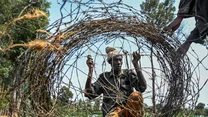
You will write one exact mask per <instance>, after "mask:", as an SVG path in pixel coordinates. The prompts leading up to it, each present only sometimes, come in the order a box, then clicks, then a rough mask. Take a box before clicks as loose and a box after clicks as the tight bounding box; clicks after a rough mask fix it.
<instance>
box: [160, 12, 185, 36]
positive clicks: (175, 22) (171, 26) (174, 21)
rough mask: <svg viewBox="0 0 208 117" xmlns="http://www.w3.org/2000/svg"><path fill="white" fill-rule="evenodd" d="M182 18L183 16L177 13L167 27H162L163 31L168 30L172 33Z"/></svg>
mask: <svg viewBox="0 0 208 117" xmlns="http://www.w3.org/2000/svg"><path fill="white" fill-rule="evenodd" d="M183 18H184V17H183V16H182V15H178V16H177V17H176V18H175V19H174V20H173V21H172V22H171V23H170V24H169V25H168V26H167V27H165V28H164V31H168V32H172V33H173V32H174V31H175V30H177V29H178V27H179V26H180V24H181V22H182V20H183Z"/></svg>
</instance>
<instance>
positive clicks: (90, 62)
mask: <svg viewBox="0 0 208 117" xmlns="http://www.w3.org/2000/svg"><path fill="white" fill-rule="evenodd" d="M87 66H88V68H89V71H88V77H87V81H86V84H85V92H84V94H85V97H89V95H88V94H90V93H92V91H91V90H92V87H91V84H92V73H93V67H94V62H93V59H92V57H91V55H88V56H87Z"/></svg>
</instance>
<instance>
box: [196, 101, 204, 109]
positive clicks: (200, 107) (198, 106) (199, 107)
mask: <svg viewBox="0 0 208 117" xmlns="http://www.w3.org/2000/svg"><path fill="white" fill-rule="evenodd" d="M204 107H205V104H204V103H201V102H200V103H198V104H197V105H196V107H195V109H199V110H203V109H204Z"/></svg>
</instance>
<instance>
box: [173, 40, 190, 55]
mask: <svg viewBox="0 0 208 117" xmlns="http://www.w3.org/2000/svg"><path fill="white" fill-rule="evenodd" d="M191 43H192V42H190V41H187V40H186V41H185V42H184V43H183V44H182V45H181V46H180V47H179V48H178V49H177V51H176V53H177V57H180V58H181V57H182V58H183V57H184V55H185V54H186V53H187V51H188V50H189V47H190V46H191Z"/></svg>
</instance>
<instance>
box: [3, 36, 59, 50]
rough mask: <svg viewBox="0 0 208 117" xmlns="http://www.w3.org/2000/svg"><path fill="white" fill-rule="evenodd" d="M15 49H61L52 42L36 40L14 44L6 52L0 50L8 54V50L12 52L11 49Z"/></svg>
mask: <svg viewBox="0 0 208 117" xmlns="http://www.w3.org/2000/svg"><path fill="white" fill-rule="evenodd" d="M14 47H27V48H33V49H36V50H44V49H49V50H51V51H54V50H59V48H57V47H56V46H54V45H53V44H51V43H50V42H47V41H44V40H39V39H36V40H34V41H30V42H28V43H26V44H14V45H11V46H9V47H8V48H6V49H4V50H3V49H1V48H0V51H2V52H6V51H8V50H10V49H12V48H14Z"/></svg>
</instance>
